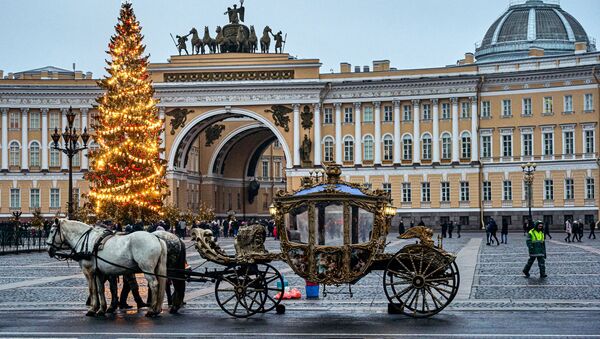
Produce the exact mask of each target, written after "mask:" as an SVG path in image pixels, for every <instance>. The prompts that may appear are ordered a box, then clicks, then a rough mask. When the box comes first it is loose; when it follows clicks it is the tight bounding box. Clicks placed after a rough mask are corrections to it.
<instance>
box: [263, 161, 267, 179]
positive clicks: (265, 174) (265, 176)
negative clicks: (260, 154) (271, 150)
mask: <svg viewBox="0 0 600 339" xmlns="http://www.w3.org/2000/svg"><path fill="white" fill-rule="evenodd" d="M262 176H263V178H268V177H269V161H267V160H263V161H262Z"/></svg>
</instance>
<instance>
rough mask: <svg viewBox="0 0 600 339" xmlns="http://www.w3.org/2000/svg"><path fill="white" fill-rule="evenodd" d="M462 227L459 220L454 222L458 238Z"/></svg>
mask: <svg viewBox="0 0 600 339" xmlns="http://www.w3.org/2000/svg"><path fill="white" fill-rule="evenodd" d="M461 228H462V224H461V223H460V222H457V223H456V234H457V235H458V237H459V238H460V229H461Z"/></svg>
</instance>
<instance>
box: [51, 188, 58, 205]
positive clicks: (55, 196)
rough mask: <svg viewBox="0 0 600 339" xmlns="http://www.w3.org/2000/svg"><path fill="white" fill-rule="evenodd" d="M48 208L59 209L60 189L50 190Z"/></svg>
mask: <svg viewBox="0 0 600 339" xmlns="http://www.w3.org/2000/svg"><path fill="white" fill-rule="evenodd" d="M50 208H52V209H58V208H60V189H58V188H51V189H50Z"/></svg>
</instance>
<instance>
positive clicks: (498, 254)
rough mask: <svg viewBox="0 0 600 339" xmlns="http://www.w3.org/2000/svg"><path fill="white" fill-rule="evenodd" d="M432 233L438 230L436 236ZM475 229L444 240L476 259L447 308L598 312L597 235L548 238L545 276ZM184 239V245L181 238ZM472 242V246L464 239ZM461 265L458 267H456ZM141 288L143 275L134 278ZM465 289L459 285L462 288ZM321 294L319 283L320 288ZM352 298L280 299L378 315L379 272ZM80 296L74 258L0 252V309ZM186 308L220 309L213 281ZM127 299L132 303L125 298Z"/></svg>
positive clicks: (192, 260)
mask: <svg viewBox="0 0 600 339" xmlns="http://www.w3.org/2000/svg"><path fill="white" fill-rule="evenodd" d="M436 237H437V235H436ZM484 237H485V236H484V235H483V234H481V233H463V236H462V237H461V238H453V239H444V248H445V249H446V250H448V251H450V252H453V253H458V255H459V257H460V256H461V252H460V251H461V250H462V249H463V248H465V247H466V246H473V245H472V244H473V243H476V244H477V246H478V247H479V248H475V251H474V252H472V253H478V255H477V257H476V258H467V259H471V260H473V262H474V263H475V270H474V272H473V274H472V275H468V274H467V275H465V274H464V272H467V271H468V270H464V269H463V270H462V272H461V273H462V275H461V285H465V286H468V285H469V284H470V283H472V285H471V289H470V291H467V293H466V296H468V297H465V298H457V299H456V300H454V301H453V302H452V303H451V304H450V306H449V307H448V308H447V309H448V310H494V309H499V310H507V309H512V310H527V309H532V310H533V309H535V310H545V309H557V310H558V309H575V308H576V309H589V310H600V288H599V287H600V260H598V259H599V258H600V240H596V241H594V240H588V239H587V237H586V238H585V239H584V240H583V242H581V243H565V242H564V241H563V240H562V235H560V234H555V235H554V238H553V239H552V240H550V241H548V243H547V249H548V258H547V273H548V278H546V279H543V280H542V279H539V278H538V271H537V266H536V265H534V267H533V269H532V272H531V273H532V275H531V278H529V279H527V278H525V277H523V275H522V273H521V271H522V269H523V266H524V264H525V262H526V260H527V249H526V246H525V241H524V237H523V236H522V234H521V233H512V234H510V235H509V239H508V244H507V245H504V244H502V245H500V246H487V245H486V244H485V239H483V241H482V242H481V243H480V245H479V243H478V242H472V241H471V242H470V240H472V239H476V238H484ZM412 241H414V240H399V239H396V237H395V235H390V236H389V238H388V242H389V244H388V246H387V248H386V252H395V251H398V250H399V249H400V248H402V247H403V246H404V245H406V244H408V243H410V242H412ZM188 244H190V243H189V242H188ZM220 244H221V246H222V247H223V248H224V249H225V250H227V251H229V252H231V253H233V243H232V239H231V238H226V239H222V240H221V241H220ZM467 244H471V245H467ZM267 248H268V249H269V250H271V251H278V250H279V243H278V242H277V241H274V240H268V241H267ZM188 262H189V264H190V265H191V266H192V268H194V269H195V270H200V271H201V270H203V269H204V268H205V267H206V268H212V267H218V266H216V265H214V264H211V263H206V262H205V261H204V260H203V259H202V258H200V256H199V255H198V253H197V252H196V251H195V249H194V248H193V247H192V248H190V249H189V250H188ZM273 265H274V266H275V267H276V268H277V269H278V270H280V271H281V272H282V273H283V274H284V276H285V278H286V279H287V280H288V282H289V285H290V287H297V288H299V289H300V290H301V291H302V292H303V293H304V288H303V287H304V280H303V279H301V278H300V277H298V276H297V275H295V274H294V273H293V272H292V270H291V269H290V268H289V267H288V266H287V264H285V263H283V262H275V263H273ZM459 269H461V267H459ZM138 280H139V282H140V285H141V286H142V291H143V292H144V293H145V290H146V289H145V285H144V284H145V281H144V279H142V278H140V279H138ZM462 287H464V286H462ZM327 291H328V292H347V291H348V287H347V286H329V287H327ZM321 292H323V288H322V287H321ZM352 292H353V293H354V295H353V297H352V298H350V297H349V295H348V294H333V293H330V294H328V295H327V297H326V298H321V299H319V300H305V299H304V298H303V299H301V300H293V301H285V304H286V306H287V309H288V310H289V311H294V310H305V309H311V310H336V311H340V312H343V311H344V310H353V311H355V312H356V311H364V312H369V313H385V312H386V311H387V308H386V306H387V299H386V298H385V294H384V292H383V287H382V272H381V271H374V272H372V273H370V274H369V275H367V276H365V277H364V278H363V279H361V280H360V281H359V282H358V283H357V284H355V285H354V286H352ZM86 297H87V291H86V282H85V279H84V278H83V276H82V275H81V273H80V269H79V266H78V265H77V263H74V262H59V261H56V260H54V259H52V258H49V257H48V255H47V254H46V253H45V252H43V253H25V254H19V255H6V256H0V311H8V310H17V309H19V310H38V309H56V310H82V311H83V310H84V309H85V307H84V301H85V298H86ZM186 302H187V305H186V307H187V308H188V309H194V310H214V311H217V312H221V311H220V308H219V306H218V305H217V303H216V301H215V297H214V285H213V284H212V283H190V284H188V286H187V289H186ZM130 303H131V304H132V303H133V301H132V300H131V301H130Z"/></svg>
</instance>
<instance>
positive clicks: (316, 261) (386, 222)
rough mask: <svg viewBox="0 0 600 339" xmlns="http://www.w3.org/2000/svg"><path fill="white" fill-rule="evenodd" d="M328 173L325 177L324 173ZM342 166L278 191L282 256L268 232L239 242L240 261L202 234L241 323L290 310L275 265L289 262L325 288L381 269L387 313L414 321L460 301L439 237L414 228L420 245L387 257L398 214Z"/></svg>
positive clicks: (202, 248) (222, 294) (222, 297)
mask: <svg viewBox="0 0 600 339" xmlns="http://www.w3.org/2000/svg"><path fill="white" fill-rule="evenodd" d="M321 173H322V172H321ZM340 176H341V169H340V167H339V166H337V165H333V166H329V167H327V171H326V173H322V175H317V176H313V177H306V178H303V179H302V187H301V188H300V189H298V190H296V191H293V192H289V193H288V192H281V191H280V192H278V194H277V196H276V197H275V198H274V201H273V204H272V205H271V207H270V209H269V210H270V213H271V215H272V216H273V218H274V219H275V224H276V227H277V232H278V235H279V237H280V239H281V240H280V243H281V253H269V252H267V251H266V249H265V248H264V245H263V242H264V237H265V234H264V227H263V226H260V225H253V226H249V227H248V228H246V229H244V230H242V231H241V232H242V233H240V234H239V235H238V237H237V238H236V240H235V242H236V243H235V245H236V246H235V247H236V255H235V256H229V255H227V254H226V253H225V252H224V251H223V250H221V249H220V247H219V246H218V245H217V244H216V243H215V242H214V239H213V238H212V233H211V232H210V231H208V230H205V231H201V230H196V231H195V233H194V236H193V237H194V238H195V239H196V248H197V249H198V251H199V252H200V254H201V255H202V256H203V257H204V258H206V259H208V260H210V261H213V262H215V263H218V264H221V265H224V266H226V268H225V269H224V270H222V271H213V272H206V273H204V274H194V275H196V276H198V275H201V276H203V277H206V276H210V278H211V279H214V280H215V281H216V284H215V295H216V298H217V302H218V303H219V306H221V308H222V309H223V310H224V311H225V312H227V313H229V314H231V315H233V316H236V317H247V316H250V315H253V314H255V313H261V312H267V311H269V310H272V309H277V311H278V313H281V312H284V311H285V308H284V307H283V305H281V304H280V302H281V298H282V296H283V278H282V276H281V274H280V273H279V271H278V270H277V269H275V268H274V267H273V266H271V265H270V264H269V262H271V261H273V260H283V261H285V262H286V263H287V264H288V265H289V266H290V267H291V268H292V269H293V270H294V272H295V273H296V274H297V275H299V276H300V277H302V278H304V279H306V280H307V281H309V282H313V283H319V284H323V285H339V284H354V283H356V282H357V281H358V280H360V279H361V278H362V277H364V276H365V275H366V274H368V273H369V272H371V271H374V270H382V271H383V273H384V274H383V287H384V291H385V294H386V297H387V299H388V301H389V304H388V312H390V313H403V314H406V315H409V316H412V317H428V316H432V315H434V314H436V313H438V312H439V311H441V310H442V309H443V308H444V307H446V306H447V305H448V304H449V303H450V302H451V301H452V299H454V297H455V296H456V293H457V292H458V286H459V282H460V279H459V272H458V267H457V265H456V263H455V256H454V255H453V254H451V253H448V252H446V251H444V250H443V249H442V248H441V246H440V244H438V247H436V246H434V242H433V240H432V239H431V237H432V235H433V231H432V230H431V229H429V228H426V227H421V226H417V227H413V228H409V229H408V231H407V232H405V233H404V234H402V235H401V236H400V238H403V239H410V238H417V239H419V241H418V242H416V243H413V244H408V245H406V246H404V247H403V248H402V249H401V250H400V251H398V252H396V253H386V252H385V251H384V250H385V247H386V239H387V235H388V233H389V230H390V223H391V219H392V217H393V216H394V215H396V209H395V208H394V207H393V206H392V204H391V198H390V195H389V194H388V193H386V192H384V191H381V190H375V191H370V190H368V189H366V188H364V187H363V186H361V185H358V184H353V183H348V182H344V181H343V180H341V179H340Z"/></svg>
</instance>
